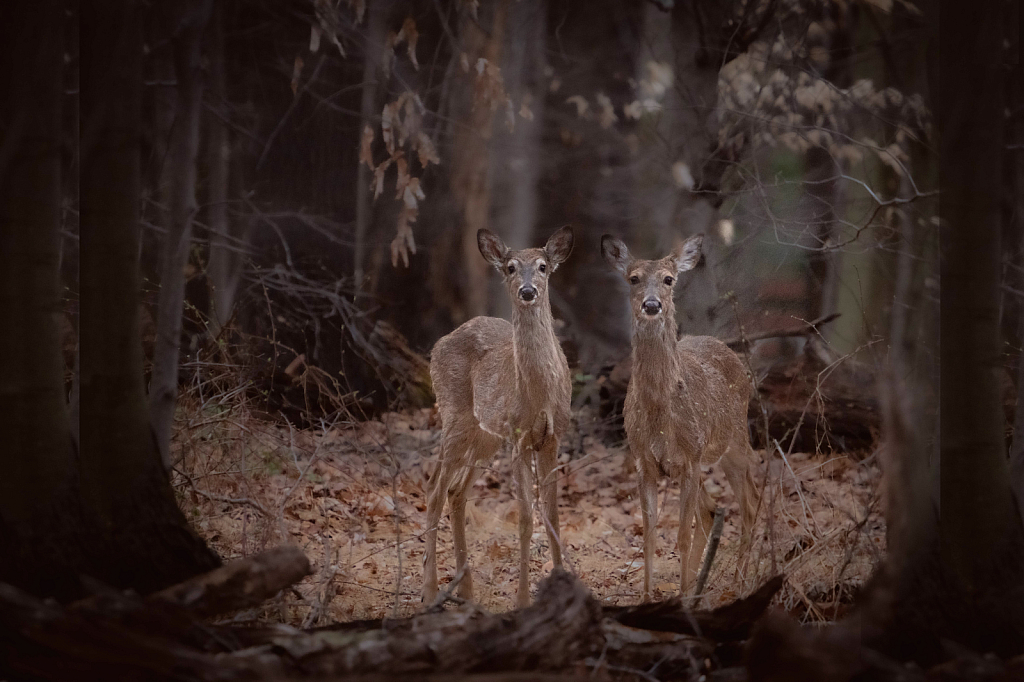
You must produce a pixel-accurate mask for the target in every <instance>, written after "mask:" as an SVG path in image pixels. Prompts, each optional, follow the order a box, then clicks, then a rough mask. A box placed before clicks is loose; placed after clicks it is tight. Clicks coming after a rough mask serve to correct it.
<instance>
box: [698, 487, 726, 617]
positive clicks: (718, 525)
mask: <svg viewBox="0 0 1024 682" xmlns="http://www.w3.org/2000/svg"><path fill="white" fill-rule="evenodd" d="M724 526H725V509H723V508H722V507H717V508H716V509H715V520H714V523H712V525H711V537H710V538H709V539H708V546H707V549H705V550H704V562H703V564H701V567H700V573H698V574H697V587H696V589H695V590H694V592H693V596H694V597H700V595H701V593H702V592H704V585H705V584H706V583H707V581H708V574H710V573H711V564H712V563H714V561H715V554H717V553H718V543H719V541H720V540H721V539H722V528H723V527H724Z"/></svg>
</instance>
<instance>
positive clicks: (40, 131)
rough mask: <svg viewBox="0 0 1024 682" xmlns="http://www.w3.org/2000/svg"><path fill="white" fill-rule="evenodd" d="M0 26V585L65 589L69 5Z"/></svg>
mask: <svg viewBox="0 0 1024 682" xmlns="http://www.w3.org/2000/svg"><path fill="white" fill-rule="evenodd" d="M12 7H14V8H16V9H17V13H16V14H15V15H14V16H10V15H7V16H5V18H4V21H3V22H2V24H0V59H2V63H0V74H3V75H2V76H0V79H2V80H0V92H2V97H0V120H2V121H4V125H5V129H4V131H3V138H2V141H0V149H2V151H0V319H2V320H3V330H2V331H0V434H2V439H3V440H2V443H3V445H2V446H0V452H2V453H3V454H2V456H0V466H2V467H3V473H2V474H0V580H2V581H6V582H10V583H13V584H15V585H18V586H21V587H23V588H25V589H28V590H31V591H33V592H35V593H36V594H43V593H44V592H43V590H47V589H49V590H52V592H51V593H52V594H57V595H58V596H67V595H68V594H71V593H73V592H74V589H75V586H74V583H76V582H77V581H76V580H75V579H74V578H70V579H69V576H68V572H69V571H68V568H67V567H68V566H69V565H74V564H76V563H78V560H79V559H80V556H81V555H80V548H79V547H78V545H77V544H76V543H75V542H74V541H73V540H69V539H68V538H67V530H68V528H67V527H68V526H72V525H73V523H62V522H61V519H60V518H58V517H59V514H58V510H59V509H60V508H61V506H62V505H63V504H64V503H65V500H66V497H67V496H68V491H69V489H70V488H71V487H72V486H73V483H74V468H75V457H74V452H73V449H72V448H73V446H72V442H71V438H70V434H69V430H68V426H69V425H68V415H67V411H66V405H65V398H64V376H63V374H64V371H63V361H62V357H61V348H60V338H59V334H58V330H57V324H56V313H57V311H58V310H60V307H61V302H60V291H59V258H60V255H59V254H60V245H59V240H60V237H59V229H60V206H61V164H60V153H61V105H62V102H63V100H64V78H63V76H64V64H63V57H64V52H63V42H64V41H63V35H64V11H65V5H64V3H63V2H61V1H60V0H47V1H45V2H39V3H18V4H16V5H13V6H12Z"/></svg>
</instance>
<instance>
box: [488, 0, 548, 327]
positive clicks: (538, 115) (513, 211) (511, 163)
mask: <svg viewBox="0 0 1024 682" xmlns="http://www.w3.org/2000/svg"><path fill="white" fill-rule="evenodd" d="M506 24H507V27H506V29H505V40H504V45H503V46H502V59H501V73H502V76H503V78H504V81H505V90H506V91H507V92H508V95H509V97H510V98H511V99H512V103H513V109H514V110H515V111H516V112H517V113H516V117H515V129H514V130H512V131H511V132H508V133H507V134H506V133H505V131H502V133H501V134H499V135H497V136H495V137H494V138H493V139H492V143H491V149H490V163H489V167H490V173H491V177H492V178H493V182H492V192H491V202H490V207H489V213H490V217H489V220H488V223H489V226H488V229H490V230H491V231H492V232H494V233H496V234H497V235H498V236H499V237H501V238H502V240H503V241H504V242H505V243H506V244H508V245H509V247H510V248H513V249H525V248H529V247H531V246H535V245H537V244H541V243H543V242H544V240H545V239H547V237H548V234H549V233H551V232H553V231H554V229H555V228H556V227H557V226H556V225H551V224H542V225H537V207H538V198H537V190H538V183H539V181H540V177H541V170H542V157H541V129H542V123H541V122H542V120H543V116H544V95H545V92H544V90H545V88H544V67H545V66H546V59H545V54H546V44H547V40H546V37H547V36H546V32H547V2H545V1H543V0H539V1H535V2H530V3H522V2H517V3H514V4H512V5H511V6H510V7H509V8H508V17H507V19H506ZM524 106H525V107H526V108H527V109H529V111H530V113H531V115H532V117H533V118H532V120H530V119H527V118H524V117H523V116H522V115H520V113H519V112H520V111H521V107H524ZM535 227H536V229H538V230H539V231H540V232H541V233H543V234H537V235H536V236H535V235H534V230H535ZM488 283H489V284H490V287H489V294H488V305H487V310H488V313H489V314H492V315H496V316H497V317H503V318H506V319H508V318H510V317H511V315H512V302H511V301H510V300H509V297H508V294H507V293H506V291H505V287H504V286H502V285H501V281H500V280H499V279H498V278H496V277H491V278H488Z"/></svg>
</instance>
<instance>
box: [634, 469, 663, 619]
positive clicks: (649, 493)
mask: <svg viewBox="0 0 1024 682" xmlns="http://www.w3.org/2000/svg"><path fill="white" fill-rule="evenodd" d="M634 456H636V455H634ZM636 471H637V484H638V486H637V488H638V493H639V496H640V513H641V514H642V515H643V522H644V591H643V597H642V601H645V602H646V601H650V600H651V583H652V582H654V579H653V576H654V544H655V540H656V537H655V535H656V533H657V529H658V465H657V464H656V463H655V462H654V461H653V460H652V459H651V458H650V457H649V456H644V454H643V453H640V455H639V456H637V459H636Z"/></svg>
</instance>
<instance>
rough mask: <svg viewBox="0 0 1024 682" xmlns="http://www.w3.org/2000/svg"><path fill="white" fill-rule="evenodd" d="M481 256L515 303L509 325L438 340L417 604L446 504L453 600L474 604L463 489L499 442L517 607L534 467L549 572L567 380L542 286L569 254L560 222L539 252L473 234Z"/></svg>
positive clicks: (524, 584) (494, 322) (427, 586)
mask: <svg viewBox="0 0 1024 682" xmlns="http://www.w3.org/2000/svg"><path fill="white" fill-rule="evenodd" d="M477 246H478V248H479V249H480V254H481V255H482V256H483V257H484V259H485V260H486V261H487V262H488V263H490V264H491V265H493V266H494V267H495V268H496V269H497V270H498V272H499V273H501V276H502V281H503V283H504V285H505V288H506V290H507V291H508V295H509V296H510V297H511V299H512V302H513V312H512V321H511V323H510V322H508V321H507V320H503V319H499V318H494V317H484V316H480V317H475V318H473V319H471V320H469V321H468V322H466V323H464V324H463V325H462V326H460V327H459V328H458V329H456V330H455V331H453V332H451V333H450V334H448V335H447V336H445V337H443V338H441V339H440V340H438V342H437V343H436V344H435V345H434V348H433V351H432V352H431V357H430V378H431V381H432V382H433V386H434V394H435V395H436V397H437V408H438V412H439V415H440V418H441V438H440V452H439V462H438V466H437V468H436V470H435V473H434V476H433V477H432V479H431V481H430V484H429V490H428V493H427V532H426V550H425V552H424V555H423V592H422V596H423V601H424V602H426V603H432V602H433V601H434V600H435V599H436V596H437V524H438V521H439V520H440V517H441V512H442V511H443V507H444V502H445V499H446V498H447V501H448V507H449V516H450V519H451V525H452V536H453V539H454V544H455V562H456V571H457V573H456V575H461V576H463V577H462V580H461V582H460V583H459V585H458V596H459V597H461V598H463V599H466V600H469V601H471V600H472V599H473V578H472V574H471V572H470V570H469V566H468V556H467V553H468V551H467V547H466V493H467V491H468V490H469V488H470V486H471V485H472V484H473V482H474V481H475V480H476V478H477V477H478V476H479V473H480V471H481V467H483V466H487V465H488V464H489V463H490V462H491V461H492V460H493V458H494V456H495V454H496V453H497V451H498V449H499V448H500V447H502V446H504V447H507V448H509V449H510V451H511V453H512V459H513V470H514V479H515V482H516V487H517V497H518V500H519V586H518V591H517V595H516V601H517V604H518V606H527V605H529V603H530V567H529V559H530V542H531V538H532V536H533V490H532V485H531V484H532V478H531V465H532V462H533V461H534V460H535V461H536V470H537V479H538V488H539V493H540V497H541V502H542V507H543V508H542V518H543V519H544V525H545V527H546V529H547V534H548V540H549V544H550V548H551V559H552V564H553V566H554V567H561V566H562V552H561V544H560V542H559V537H558V506H557V492H558V489H557V479H556V473H557V472H556V471H555V469H556V464H557V459H558V444H559V442H560V441H561V440H562V437H563V435H564V434H565V433H566V431H567V429H568V428H569V424H570V402H571V400H572V379H571V376H570V374H569V364H568V363H567V362H566V359H565V354H564V353H563V352H562V348H561V346H560V345H559V343H558V339H557V338H556V337H555V331H554V324H553V319H552V316H551V303H550V301H549V298H548V282H549V278H550V277H551V275H552V274H553V273H554V272H555V270H556V269H558V266H559V265H561V264H562V263H564V262H565V260H566V259H567V258H568V257H569V254H570V253H571V252H572V247H573V232H572V228H571V227H570V226H568V225H566V226H564V227H562V228H561V229H559V230H558V231H556V232H555V233H554V234H552V235H551V237H550V238H549V239H548V240H547V243H546V244H545V245H544V247H543V248H531V249H524V250H522V251H512V250H510V249H509V248H508V247H507V246H505V244H504V242H502V240H501V239H500V238H499V237H498V236H497V235H495V234H493V233H492V232H490V231H488V230H480V231H479V232H477Z"/></svg>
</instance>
